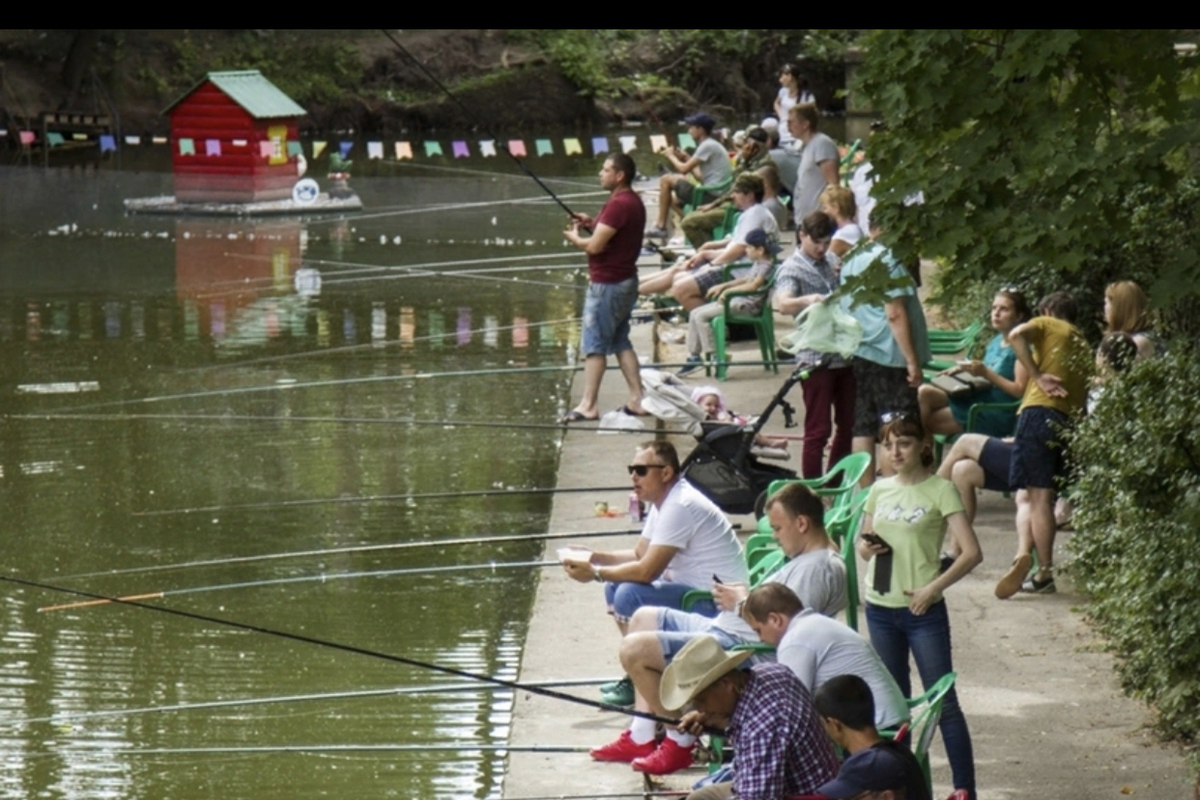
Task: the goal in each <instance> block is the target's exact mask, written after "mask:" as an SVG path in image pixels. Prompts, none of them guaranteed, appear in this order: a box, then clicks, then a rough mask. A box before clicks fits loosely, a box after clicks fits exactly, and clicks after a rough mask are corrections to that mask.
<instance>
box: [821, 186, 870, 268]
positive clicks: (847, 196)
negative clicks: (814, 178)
mask: <svg viewBox="0 0 1200 800" xmlns="http://www.w3.org/2000/svg"><path fill="white" fill-rule="evenodd" d="M821 210H822V211H824V212H825V213H826V214H828V215H829V216H831V217H833V218H834V220H835V221H836V222H837V225H838V229H837V232H836V233H834V234H833V241H831V242H830V243H829V255H830V256H832V258H831V259H830V260H831V261H833V263H834V264H840V263H841V262H842V256H844V255H846V253H848V252H850V249H851V248H852V247H854V245H856V244H858V243H859V241H860V240H861V239H862V238H863V230H862V228H860V227H858V205H857V204H856V203H855V202H854V192H852V191H850V190H849V189H847V188H846V187H844V186H826V187H825V189H824V190H823V191H822V192H821Z"/></svg>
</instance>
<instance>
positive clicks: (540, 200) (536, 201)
mask: <svg viewBox="0 0 1200 800" xmlns="http://www.w3.org/2000/svg"><path fill="white" fill-rule="evenodd" d="M505 149H507V148H505ZM445 169H452V168H451V167H445ZM471 171H472V172H483V170H471ZM509 177H517V176H515V175H514V176H509ZM573 185H575V186H585V185H586V186H595V184H594V183H591V184H583V183H580V182H574V183H573ZM607 194H608V192H606V191H604V190H603V189H595V190H593V191H590V192H571V193H570V194H563V195H559V197H566V198H570V199H572V200H577V199H580V198H583V197H596V196H599V195H607ZM555 199H557V198H555ZM547 202H549V198H545V197H518V198H515V199H510V200H479V201H477V202H474V203H437V204H434V205H431V206H420V207H416V208H414V207H411V206H408V207H404V208H398V209H396V210H394V211H389V210H386V209H385V210H380V211H372V212H370V213H363V214H357V215H354V216H347V217H346V219H347V220H348V221H350V222H355V221H358V220H363V219H384V218H387V217H404V216H409V215H410V214H424V213H426V212H429V211H460V210H473V209H479V208H488V207H489V206H500V205H502V206H505V207H508V206H515V205H543V204H545V203H547ZM559 205H562V204H561V203H559Z"/></svg>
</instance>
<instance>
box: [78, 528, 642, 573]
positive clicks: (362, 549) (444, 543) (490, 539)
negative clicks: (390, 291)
mask: <svg viewBox="0 0 1200 800" xmlns="http://www.w3.org/2000/svg"><path fill="white" fill-rule="evenodd" d="M638 533H641V530H640V529H638V528H628V529H625V530H619V531H558V532H555V533H513V534H503V535H500V536H472V537H469V538H464V539H438V540H435V541H425V542H389V543H387V544H356V545H347V546H345V547H332V548H324V549H321V550H290V551H287V552H283V553H265V554H262V555H256V556H234V557H232V558H210V559H204V560H200V561H182V562H178V563H175V564H155V565H152V566H145V567H128V568H126V569H109V570H100V571H97V572H78V573H75V574H74V575H63V576H62V577H63V578H94V577H98V576H107V575H133V574H135V573H145V572H166V571H169V570H176V569H192V568H195V567H217V566H225V565H228V564H251V563H255V562H259V561H276V560H279V559H287V558H309V557H311V556H334V555H345V554H347V553H374V552H380V551H384V550H416V549H423V548H426V547H450V546H462V545H477V544H480V545H489V544H500V543H503V542H526V541H528V542H537V541H551V540H554V539H583V538H593V537H604V536H628V535H631V534H638Z"/></svg>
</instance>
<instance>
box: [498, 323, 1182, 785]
mask: <svg viewBox="0 0 1200 800" xmlns="http://www.w3.org/2000/svg"><path fill="white" fill-rule="evenodd" d="M654 327H657V328H658V329H659V330H657V331H655V330H653V328H654ZM668 328H669V326H667V325H660V326H651V325H640V326H636V327H635V329H634V333H635V342H634V343H635V346H636V348H637V350H638V353H639V354H641V356H642V357H643V359H644V360H650V359H652V358H653V356H654V349H655V347H654V345H655V337H656V336H658V335H661V334H662V333H665V332H667V329H668ZM672 351H673V352H672ZM679 352H680V351H679V350H678V349H676V348H669V351H668V353H667V355H666V357H667V358H669V359H670V360H671V361H678V360H681V358H680V357H679ZM734 353H735V359H736V358H737V357H738V356H739V355H740V357H741V358H742V360H744V361H750V360H756V359H757V358H758V356H757V350H756V346H755V344H754V343H753V342H745V343H740V344H736V345H734ZM782 378H783V376H782V375H780V376H776V375H774V374H771V373H769V372H766V371H764V370H763V369H762V368H761V367H752V366H744V367H737V366H734V367H733V368H732V369H731V370H730V379H729V380H728V381H727V382H725V383H724V384H722V385H721V389H722V390H723V391H724V392H725V394H726V397H727V400H728V401H729V405H730V407H731V408H733V409H736V410H737V411H739V412H741V413H757V412H758V411H760V410H762V409H763V408H764V407H765V406H766V404H767V402H768V400H769V398H770V397H771V396H772V395H773V394H774V392H775V391H776V390H777V389H778V387H779V384H780V382H781V381H782ZM691 382H692V383H700V382H703V378H699V379H695V380H693V381H691ZM624 392H625V388H624V383H623V381H622V380H621V378H620V375H619V373H617V372H615V371H610V372H609V373H608V374H607V375H606V377H605V381H604V384H603V385H602V389H601V398H602V402H601V407H602V408H608V409H611V408H616V407H618V406H619V405H621V404H622V403H623V402H624V399H625V395H624ZM578 393H579V387H578V386H576V388H575V394H576V395H578ZM791 399H792V403H793V405H795V406H796V407H797V411H802V405H803V404H802V402H801V398H800V396H799V392H798V391H795V390H794V391H793V392H792V398H791ZM593 428H594V425H584V426H579V427H577V428H576V427H573V428H572V429H571V431H570V433H569V434H568V435H567V436H566V438H565V442H564V444H563V448H562V458H561V463H560V469H559V473H558V486H559V487H561V488H567V487H579V486H595V485H598V484H599V485H605V484H607V485H617V484H619V483H621V482H622V481H624V480H627V478H626V476H625V465H626V464H627V463H628V459H629V458H630V457H631V456H632V453H633V447H634V445H635V444H636V443H637V442H639V441H641V440H642V439H645V438H651V432H650V430H647V432H646V433H645V434H642V435H621V434H618V435H598V434H597V433H596V432H595V431H594V430H593ZM648 428H649V426H648ZM766 431H767V432H768V433H788V434H797V433H799V431H800V429H799V428H795V429H790V430H787V431H784V430H783V418H782V414H779V413H777V414H776V415H775V417H774V418H772V419H771V421H770V423H769V424H768V426H767V428H766ZM672 440H673V442H674V444H675V445H676V446H677V447H679V448H680V451H681V456H682V455H684V454H686V452H687V451H688V450H690V449H691V447H692V445H694V444H695V441H694V439H692V438H691V437H679V436H677V437H672ZM792 449H793V451H794V456H793V459H792V461H791V462H789V466H791V467H793V468H797V469H798V458H799V450H800V443H799V442H798V441H797V442H794V443H793V444H792ZM601 500H603V501H607V502H608V504H609V506H610V507H612V508H614V509H619V510H623V509H625V508H626V504H627V497H626V495H625V494H618V493H612V494H609V495H599V494H598V495H596V496H591V495H589V494H587V493H578V494H558V495H556V497H555V502H554V508H553V512H552V515H551V521H550V529H551V530H581V529H593V528H594V529H595V530H619V529H623V528H627V527H629V525H630V523H629V520H628V518H627V517H622V518H619V519H599V518H596V516H595V512H594V504H595V503H596V502H597V501H601ZM733 519H734V521H740V522H741V523H742V530H743V531H746V530H748V529H750V528H751V527H752V526H753V521H752V520H751V519H749V518H736V517H735V518H733ZM976 532H977V533H978V535H979V539H980V543H981V545H982V547H983V552H984V563H983V564H982V565H981V566H979V567H978V568H977V569H976V570H975V571H974V572H973V573H972V574H971V575H968V576H967V577H966V578H965V579H963V580H962V581H961V582H959V583H958V584H956V585H955V586H953V587H952V588H951V589H950V590H949V591H948V592H947V595H946V599H947V602H948V604H949V609H950V614H951V629H952V630H953V633H954V644H955V648H954V657H955V667H956V670H957V672H958V674H959V679H958V687H959V699H960V702H961V703H962V705H963V708H964V710H965V712H966V716H967V721H968V723H969V724H970V726H971V734H972V738H973V741H974V747H975V759H976V769H977V772H978V784H979V797H980V798H981V800H1015V798H1043V797H1044V798H1055V800H1096V798H1121V797H1130V796H1132V797H1139V796H1140V797H1147V798H1149V797H1153V798H1156V800H1157V799H1158V798H1191V797H1192V796H1193V781H1192V778H1191V775H1190V773H1189V770H1188V768H1187V766H1186V764H1185V763H1184V758H1183V755H1182V754H1181V752H1180V750H1179V749H1178V748H1174V747H1169V746H1163V745H1160V744H1158V743H1156V741H1155V739H1154V737H1153V735H1152V734H1151V732H1150V731H1149V730H1148V728H1147V726H1148V725H1149V724H1150V721H1151V716H1150V714H1149V712H1147V710H1146V709H1145V707H1144V706H1142V705H1141V704H1140V703H1138V702H1135V701H1132V700H1128V699H1126V698H1124V697H1123V696H1122V695H1121V694H1120V691H1119V689H1118V687H1117V685H1116V681H1115V678H1114V674H1113V672H1112V659H1111V658H1110V657H1109V656H1108V655H1107V654H1106V653H1104V651H1103V645H1102V643H1101V642H1100V641H1098V640H1097V639H1096V638H1095V637H1094V636H1093V635H1092V634H1091V631H1090V630H1089V628H1088V626H1087V625H1086V624H1085V623H1084V622H1083V620H1082V618H1081V616H1080V614H1079V613H1078V610H1077V606H1079V605H1080V604H1081V603H1082V598H1081V597H1079V596H1078V595H1076V594H1075V592H1074V591H1073V588H1072V586H1071V584H1070V582H1069V580H1064V578H1063V577H1060V578H1059V580H1058V586H1059V593H1058V594H1056V595H1047V596H1030V595H1018V596H1016V597H1014V598H1012V599H1011V600H1007V601H1000V600H997V599H996V598H995V597H994V595H993V593H992V590H993V586H994V585H995V582H996V581H997V580H998V579H999V577H1000V576H1001V575H1002V574H1003V573H1004V571H1005V570H1006V569H1007V567H1008V564H1009V562H1010V561H1011V558H1012V553H1013V548H1014V546H1015V539H1014V534H1013V530H1012V503H1011V501H1009V500H1006V499H1005V498H1003V497H1002V496H1000V495H997V494H994V493H990V492H987V493H984V495H983V496H982V497H981V500H980V504H979V514H978V519H977V520H976ZM1070 538H1071V537H1070V535H1069V534H1062V535H1060V537H1059V544H1058V547H1059V551H1058V552H1059V559H1058V560H1059V562H1060V563H1062V562H1065V561H1067V560H1068V559H1069V546H1070ZM634 541H635V539H634V537H632V536H630V537H628V538H627V539H624V538H618V539H613V538H607V539H597V540H594V541H592V542H588V541H587V540H581V543H584V544H589V545H591V546H593V548H594V549H603V550H608V549H618V548H621V547H626V546H632V544H633V542H634ZM560 546H562V543H561V542H551V543H549V544H548V546H547V556H546V557H547V558H555V552H554V551H555V549H556V548H557V547H560ZM863 568H864V567H862V566H861V565H860V571H859V574H860V575H861V574H863V571H862V570H863ZM540 580H541V583H540V585H539V587H538V592H537V599H536V604H535V607H534V612H533V618H532V620H531V623H530V629H529V637H528V640H527V642H526V646H525V653H524V661H523V664H522V669H521V680H523V681H535V680H545V679H553V678H581V677H592V676H596V677H603V678H615V677H617V676H618V675H619V673H620V671H621V670H620V667H619V664H618V661H617V655H616V654H617V645H618V641H619V639H618V634H617V630H616V627H615V626H614V625H613V623H612V621H611V619H610V618H609V617H607V615H606V614H605V613H604V607H603V599H602V595H601V590H600V587H599V586H595V585H583V584H579V583H576V582H574V581H571V580H570V579H568V578H567V577H566V575H565V574H564V573H563V572H561V571H557V570H546V571H545V572H544V573H542V576H541V578H540ZM864 626H865V623H864ZM916 684H919V680H918V679H917V678H916V673H915V669H914V685H916ZM569 691H572V692H573V693H575V694H578V695H580V696H582V697H588V698H593V699H595V698H598V694H597V692H596V691H595V689H594V688H591V687H582V688H578V689H571V690H569ZM625 725H626V718H625V717H624V716H621V715H617V714H613V713H609V712H604V711H600V710H589V709H587V708H585V707H583V706H578V705H574V704H569V703H565V702H562V701H557V700H553V699H547V698H542V697H538V696H534V695H527V694H521V695H519V696H518V698H517V700H516V704H515V710H514V720H513V726H512V735H511V742H512V743H513V744H514V745H532V744H539V745H548V744H553V745H567V746H579V747H588V746H595V745H599V744H604V743H607V742H609V741H611V740H613V739H615V738H616V737H617V736H618V735H619V734H620V733H621V731H622V730H623V729H624V728H625ZM932 761H933V771H934V797H935V798H943V797H946V796H947V795H948V794H949V793H950V790H951V788H952V787H951V785H950V782H949V768H948V765H947V763H946V760H945V755H944V752H943V751H942V749H941V743H940V740H935V743H934V746H933V752H932ZM702 774H703V773H702V771H701V770H700V769H699V768H695V769H693V770H690V771H688V772H686V773H680V774H678V775H674V776H671V777H670V778H669V779H668V780H667V781H666V782H665V785H666V787H667V788H686V787H687V786H688V785H689V784H690V782H691V781H694V780H696V779H697V778H699V777H700V776H701V775H702ZM642 787H643V783H642V777H641V775H640V774H638V773H635V772H633V771H632V770H631V769H630V768H629V767H627V766H625V765H621V764H603V763H596V762H593V761H591V759H590V758H589V757H588V755H587V753H586V752H578V753H566V754H547V753H520V752H516V753H512V754H510V756H509V771H508V775H507V778H506V780H505V791H504V796H505V797H506V798H526V797H544V796H577V797H601V796H604V795H607V794H611V793H640V792H641V791H642Z"/></svg>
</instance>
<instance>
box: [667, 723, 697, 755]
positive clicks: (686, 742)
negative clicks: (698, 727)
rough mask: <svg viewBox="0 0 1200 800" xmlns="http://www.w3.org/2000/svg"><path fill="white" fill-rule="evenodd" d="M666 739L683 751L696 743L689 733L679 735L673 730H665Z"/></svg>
mask: <svg viewBox="0 0 1200 800" xmlns="http://www.w3.org/2000/svg"><path fill="white" fill-rule="evenodd" d="M667 738H668V739H670V740H671V741H672V742H674V743H675V744H677V745H679V746H680V747H682V748H684V749H685V750H686V749H687V748H689V747H691V746H692V745H694V744H695V743H696V737H695V736H692V735H691V734H690V733H680V732H679V731H677V730H675V729H674V728H667Z"/></svg>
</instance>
